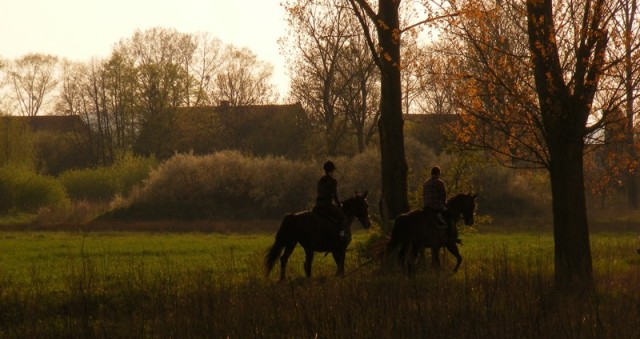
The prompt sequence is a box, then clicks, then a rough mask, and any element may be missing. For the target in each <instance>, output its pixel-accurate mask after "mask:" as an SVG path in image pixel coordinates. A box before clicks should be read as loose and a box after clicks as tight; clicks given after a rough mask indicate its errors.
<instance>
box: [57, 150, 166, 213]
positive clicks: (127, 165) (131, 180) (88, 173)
mask: <svg viewBox="0 0 640 339" xmlns="http://www.w3.org/2000/svg"><path fill="white" fill-rule="evenodd" d="M154 165H155V159H154V158H144V157H135V156H132V155H130V154H126V155H124V156H122V157H121V158H120V159H118V160H117V161H116V163H115V164H114V165H112V166H110V167H98V168H87V169H81V170H71V171H67V172H64V173H62V174H61V175H60V177H59V179H60V181H61V182H62V184H63V185H64V186H65V188H66V189H67V192H68V194H69V196H70V197H71V198H72V199H74V200H85V201H91V202H107V201H111V200H112V199H113V198H114V197H115V196H116V195H121V196H126V195H129V194H130V192H131V191H132V189H133V187H134V186H135V185H137V184H141V183H142V182H143V181H144V180H145V179H146V178H147V177H148V176H149V172H150V170H151V168H152V167H153V166H154Z"/></svg>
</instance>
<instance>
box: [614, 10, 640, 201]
mask: <svg viewBox="0 0 640 339" xmlns="http://www.w3.org/2000/svg"><path fill="white" fill-rule="evenodd" d="M616 4H617V5H618V6H619V10H618V11H616V15H614V16H613V20H612V23H613V29H612V32H611V33H612V34H611V44H612V45H613V46H615V47H614V48H610V49H609V50H608V53H609V58H610V59H611V60H619V63H618V64H616V65H615V67H612V68H611V69H610V70H609V72H608V73H609V74H608V75H609V77H611V78H612V79H614V80H613V81H614V83H616V84H618V86H615V88H616V89H620V90H621V92H622V95H620V99H621V100H620V101H621V106H622V111H623V112H624V118H625V121H624V153H625V156H624V157H623V159H622V161H623V164H619V165H622V167H623V170H622V171H621V172H622V173H624V174H623V178H624V181H625V187H626V189H627V204H628V207H630V208H634V209H637V208H639V207H640V202H639V201H638V178H637V177H638V165H637V163H638V152H637V150H636V141H635V137H634V136H635V131H636V123H635V120H636V116H637V113H638V109H639V107H638V105H636V101H637V98H638V96H639V95H640V90H639V89H638V88H640V18H639V15H640V13H638V2H637V0H618V1H616ZM614 97H615V96H614Z"/></svg>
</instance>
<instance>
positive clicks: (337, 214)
mask: <svg viewBox="0 0 640 339" xmlns="http://www.w3.org/2000/svg"><path fill="white" fill-rule="evenodd" d="M322 167H323V169H324V173H325V175H324V176H323V177H322V178H320V180H319V181H318V195H317V197H316V205H315V206H314V208H313V212H315V213H318V214H321V215H325V216H328V217H329V218H330V219H332V220H334V221H335V222H337V223H338V227H339V235H340V238H341V240H346V238H347V237H348V234H347V217H346V216H345V214H344V212H342V204H341V203H340V199H338V181H337V180H336V179H335V178H334V177H333V173H334V172H335V170H336V165H335V164H334V163H333V162H332V161H327V162H325V163H324V165H323V166H322ZM334 203H335V204H334Z"/></svg>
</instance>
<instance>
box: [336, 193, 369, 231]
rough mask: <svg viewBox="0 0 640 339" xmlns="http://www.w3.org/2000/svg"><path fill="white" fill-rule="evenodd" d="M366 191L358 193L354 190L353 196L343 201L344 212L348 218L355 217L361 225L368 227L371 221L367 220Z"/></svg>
mask: <svg viewBox="0 0 640 339" xmlns="http://www.w3.org/2000/svg"><path fill="white" fill-rule="evenodd" d="M367 194H368V192H364V194H361V195H360V194H358V192H356V193H355V194H354V196H353V197H351V198H349V199H347V200H345V201H344V206H343V208H344V212H345V214H346V215H347V217H349V218H356V219H358V221H359V222H360V224H362V227H364V228H366V229H369V227H371V221H370V220H369V203H368V202H367Z"/></svg>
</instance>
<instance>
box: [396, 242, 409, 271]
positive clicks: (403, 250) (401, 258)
mask: <svg viewBox="0 0 640 339" xmlns="http://www.w3.org/2000/svg"><path fill="white" fill-rule="evenodd" d="M408 252H409V245H407V244H406V243H403V244H402V247H400V252H398V262H399V263H400V267H402V271H403V272H404V273H405V274H409V265H408V264H409V262H408V261H407V253H408Z"/></svg>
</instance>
